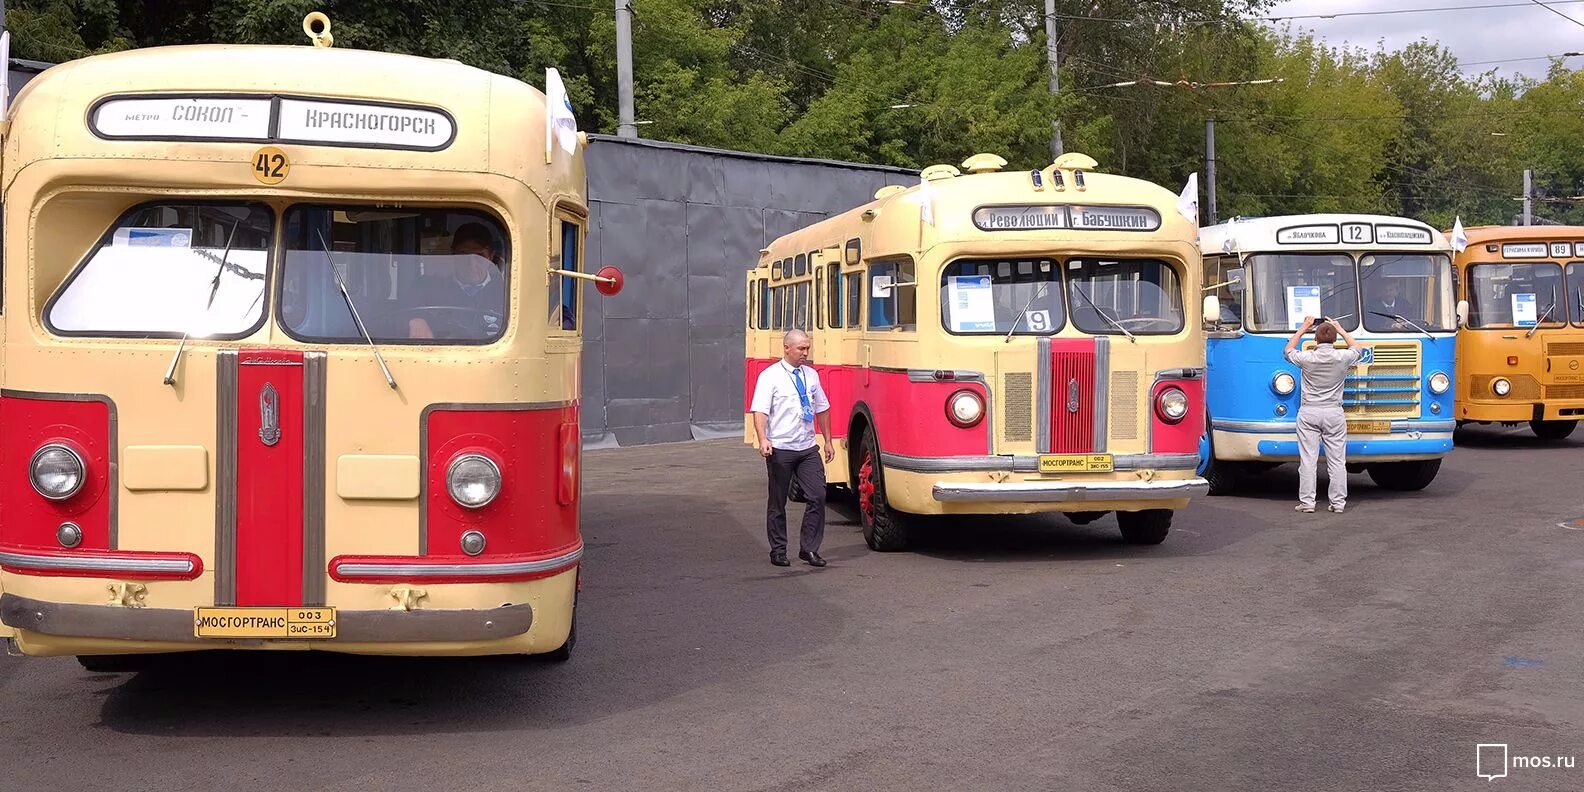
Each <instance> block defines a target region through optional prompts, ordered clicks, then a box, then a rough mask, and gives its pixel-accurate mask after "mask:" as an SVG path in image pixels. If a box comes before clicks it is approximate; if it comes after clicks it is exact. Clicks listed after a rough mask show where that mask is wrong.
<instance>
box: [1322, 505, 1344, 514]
mask: <svg viewBox="0 0 1584 792" xmlns="http://www.w3.org/2000/svg"><path fill="white" fill-rule="evenodd" d="M1343 508H1344V507H1342V506H1338V505H1336V504H1332V505H1330V506H1327V507H1326V511H1330V512H1335V513H1337V514H1341V513H1342V509H1343Z"/></svg>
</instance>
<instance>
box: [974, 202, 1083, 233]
mask: <svg viewBox="0 0 1584 792" xmlns="http://www.w3.org/2000/svg"><path fill="white" fill-rule="evenodd" d="M973 220H974V225H976V226H978V227H979V230H981V231H1045V230H1049V229H1053V228H1066V227H1067V207H1065V206H981V207H979V208H978V209H975V210H974V214H973Z"/></svg>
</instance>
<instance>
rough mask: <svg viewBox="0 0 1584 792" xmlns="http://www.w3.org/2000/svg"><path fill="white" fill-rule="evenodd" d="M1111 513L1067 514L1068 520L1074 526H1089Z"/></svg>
mask: <svg viewBox="0 0 1584 792" xmlns="http://www.w3.org/2000/svg"><path fill="white" fill-rule="evenodd" d="M1110 513H1111V512H1103V511H1081V512H1067V519H1068V520H1071V521H1072V524H1073V525H1088V524H1089V523H1092V522H1094V521H1095V520H1098V519H1100V518H1101V517H1104V516H1106V515H1107V514H1110Z"/></svg>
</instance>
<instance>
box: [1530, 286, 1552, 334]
mask: <svg viewBox="0 0 1584 792" xmlns="http://www.w3.org/2000/svg"><path fill="white" fill-rule="evenodd" d="M1554 293H1555V292H1553V294H1554ZM1556 304H1557V301H1556V299H1555V298H1553V299H1552V300H1551V304H1550V305H1548V306H1546V309H1545V313H1543V314H1540V318H1539V319H1536V320H1535V324H1534V327H1531V328H1529V332H1527V333H1524V338H1531V337H1533V336H1534V334H1535V331H1536V330H1539V329H1540V325H1543V324H1545V320H1546V319H1549V318H1550V317H1551V312H1552V311H1555V310H1556Z"/></svg>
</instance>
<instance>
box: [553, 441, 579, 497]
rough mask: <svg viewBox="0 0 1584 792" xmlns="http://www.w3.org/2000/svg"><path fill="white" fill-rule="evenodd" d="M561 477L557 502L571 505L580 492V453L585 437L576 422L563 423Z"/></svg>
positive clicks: (557, 487)
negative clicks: (580, 432)
mask: <svg viewBox="0 0 1584 792" xmlns="http://www.w3.org/2000/svg"><path fill="white" fill-rule="evenodd" d="M560 441H561V449H560V450H561V454H560V457H561V458H560V468H561V470H560V478H559V481H557V484H556V502H557V503H560V504H561V505H562V506H571V505H572V504H573V502H575V501H576V500H577V493H578V455H579V454H580V453H581V452H582V450H583V438H582V437H580V436H579V434H578V425H577V424H575V423H564V424H561V437H560Z"/></svg>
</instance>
